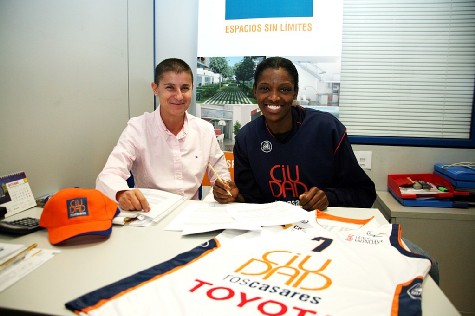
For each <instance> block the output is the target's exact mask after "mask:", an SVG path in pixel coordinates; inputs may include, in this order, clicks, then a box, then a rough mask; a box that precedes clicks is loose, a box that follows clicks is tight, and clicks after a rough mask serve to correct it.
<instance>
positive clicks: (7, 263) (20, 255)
mask: <svg viewBox="0 0 475 316" xmlns="http://www.w3.org/2000/svg"><path fill="white" fill-rule="evenodd" d="M36 246H38V244H36V243H35V244H32V245H31V246H28V247H27V248H25V249H23V250H22V251H20V252H19V253H17V254H16V255H14V256H13V257H11V258H10V259H8V260H7V261H5V262H4V263H2V264H0V271H2V270H3V269H5V268H6V267H8V266H10V265H12V264H14V263H17V262H18V261H20V260H23V259H25V257H26V255H27V254H28V253H29V252H30V251H31V250H33V249H34V248H36Z"/></svg>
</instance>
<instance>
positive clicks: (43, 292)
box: [0, 202, 459, 316]
mask: <svg viewBox="0 0 475 316" xmlns="http://www.w3.org/2000/svg"><path fill="white" fill-rule="evenodd" d="M186 203H189V202H185V203H184V204H182V205H181V206H180V207H178V208H177V209H176V210H174V211H173V212H172V213H171V214H170V215H168V216H167V217H166V218H165V219H164V220H163V221H161V222H160V223H158V224H157V225H154V226H149V227H130V226H114V228H113V232H112V235H111V237H110V238H109V239H108V240H106V241H103V242H100V243H94V244H87V245H81V246H67V247H66V246H62V247H55V246H52V245H51V244H50V243H49V241H48V236H47V231H46V230H41V231H38V232H35V233H33V234H29V235H25V236H22V237H19V238H12V237H9V236H2V235H0V242H11V243H21V244H31V243H33V242H37V243H38V245H39V247H40V248H49V249H59V250H61V253H60V254H58V255H56V256H55V257H54V258H52V259H51V260H50V261H48V262H46V263H45V264H43V265H42V266H40V267H39V268H38V269H36V270H35V271H33V272H32V273H30V274H29V275H27V276H26V277H25V278H24V279H22V280H20V281H19V282H17V283H16V284H14V285H12V286H11V287H10V288H8V289H7V290H5V291H3V292H1V293H0V313H1V309H2V308H3V309H14V310H22V311H30V312H32V311H33V312H37V313H44V314H55V315H69V316H71V315H74V314H73V313H72V312H70V311H68V310H67V309H66V308H65V307H64V304H65V303H66V302H68V301H70V300H72V299H75V298H77V297H79V296H81V295H83V294H85V293H88V292H90V291H92V290H95V289H97V288H100V287H102V286H104V285H107V284H110V283H113V282H115V281H118V280H119V279H122V278H124V277H127V276H130V275H132V274H134V273H135V272H138V271H140V270H143V269H146V268H149V267H151V266H153V265H155V264H158V263H160V262H162V261H165V260H167V259H170V258H172V257H174V256H175V255H177V254H178V253H181V252H184V251H187V250H189V249H191V248H193V247H194V246H196V245H198V244H200V243H202V242H204V241H206V240H208V239H210V238H212V237H214V235H215V233H206V234H199V235H192V236H181V234H180V233H179V232H170V231H165V230H163V229H164V227H166V226H167V225H168V223H169V222H170V221H171V219H173V218H174V217H175V216H176V215H177V214H178V212H179V211H180V210H181V209H183V208H184V207H185V206H186ZM328 211H329V212H330V213H332V214H335V215H338V216H346V217H349V216H351V217H354V218H369V217H371V216H375V218H376V219H377V220H378V221H379V222H381V223H384V222H385V219H384V216H383V215H382V214H381V213H380V212H378V211H377V210H376V209H361V210H358V213H355V212H351V214H349V213H348V210H347V209H344V208H329V210H328ZM40 214H41V209H40V208H34V209H31V210H28V211H27V212H24V213H21V214H17V215H15V216H19V217H24V216H26V215H28V216H37V217H39V215H40ZM12 218H13V217H12ZM423 291H424V294H423V300H422V308H423V311H424V313H425V314H426V315H431V316H434V315H435V316H437V315H444V316H450V315H459V314H458V312H457V311H456V310H455V308H454V307H453V306H452V304H451V303H450V302H449V300H448V299H447V298H446V297H445V295H444V294H443V293H442V291H441V290H440V289H439V287H438V286H437V285H436V284H435V282H434V281H433V280H432V279H431V278H429V277H428V278H426V279H425V280H424V283H423Z"/></svg>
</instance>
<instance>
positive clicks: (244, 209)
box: [228, 201, 315, 226]
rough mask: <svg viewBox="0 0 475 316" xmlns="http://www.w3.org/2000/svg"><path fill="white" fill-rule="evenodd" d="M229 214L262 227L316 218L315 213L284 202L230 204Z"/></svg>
mask: <svg viewBox="0 0 475 316" xmlns="http://www.w3.org/2000/svg"><path fill="white" fill-rule="evenodd" d="M228 212H229V213H230V215H231V216H232V217H233V218H234V219H236V220H238V221H245V222H253V223H256V224H259V225H261V226H274V225H285V224H292V223H296V222H299V221H301V220H306V219H307V220H310V219H312V218H315V217H314V216H315V215H314V214H315V213H313V212H307V211H306V210H304V209H302V208H301V207H298V206H294V205H292V204H289V203H287V202H282V201H276V202H273V203H265V204H252V203H233V204H229V206H228Z"/></svg>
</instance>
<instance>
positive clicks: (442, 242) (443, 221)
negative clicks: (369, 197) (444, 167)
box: [375, 191, 475, 315]
mask: <svg viewBox="0 0 475 316" xmlns="http://www.w3.org/2000/svg"><path fill="white" fill-rule="evenodd" d="M375 207H377V208H379V210H380V211H381V212H382V213H383V214H384V216H385V217H386V219H388V220H390V221H391V223H395V224H401V225H402V231H403V235H404V237H405V238H407V239H409V240H411V241H412V242H414V243H416V244H417V245H418V246H420V247H422V248H423V249H424V250H426V251H428V252H429V253H430V254H431V256H432V257H434V258H435V259H436V260H437V261H438V262H439V270H440V287H441V288H442V289H443V291H444V293H445V294H446V295H447V296H448V297H449V298H450V300H451V301H452V302H453V303H454V305H455V306H456V307H457V309H458V310H459V311H460V312H461V313H462V314H463V315H475V300H474V298H475V272H474V269H475V209H473V208H470V209H462V208H440V207H405V206H403V205H401V204H400V203H399V202H398V201H397V200H396V199H395V198H393V197H392V195H391V194H390V193H389V192H386V191H378V197H377V199H376V203H375Z"/></svg>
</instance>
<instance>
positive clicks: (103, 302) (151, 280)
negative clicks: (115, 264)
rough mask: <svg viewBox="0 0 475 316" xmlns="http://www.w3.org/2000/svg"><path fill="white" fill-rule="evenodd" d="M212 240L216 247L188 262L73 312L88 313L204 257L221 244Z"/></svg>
mask: <svg viewBox="0 0 475 316" xmlns="http://www.w3.org/2000/svg"><path fill="white" fill-rule="evenodd" d="M214 240H215V242H216V247H215V248H213V249H210V250H208V251H206V252H203V253H202V254H201V255H200V256H199V257H196V258H195V259H193V260H191V261H190V262H188V263H187V264H184V265H181V266H178V267H175V268H174V269H172V270H170V271H168V272H166V273H163V274H160V275H157V276H155V277H153V278H151V279H149V280H148V281H145V282H142V283H140V284H137V285H136V286H134V287H131V288H128V289H127V290H124V291H122V292H120V293H118V294H116V295H114V296H112V297H110V298H108V299H102V300H100V301H99V302H97V304H95V305H92V306H89V307H87V308H85V309H83V310H81V311H75V313H76V314H79V313H80V312H83V313H88V312H89V311H91V310H94V309H98V308H100V307H101V306H103V305H104V304H106V303H107V302H109V301H112V300H114V299H117V298H119V297H121V296H124V295H125V294H127V293H129V292H131V291H133V290H135V289H137V288H139V287H141V286H143V285H146V284H148V283H150V282H153V281H155V280H157V279H160V278H161V277H163V276H165V275H168V274H171V273H173V272H175V271H178V270H180V269H181V268H183V267H185V266H188V265H190V264H192V263H193V262H195V261H196V260H198V259H201V258H202V257H204V256H206V255H208V254H210V253H211V252H213V251H215V250H216V249H217V248H219V247H221V244H220V243H219V241H218V240H217V239H216V238H214Z"/></svg>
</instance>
